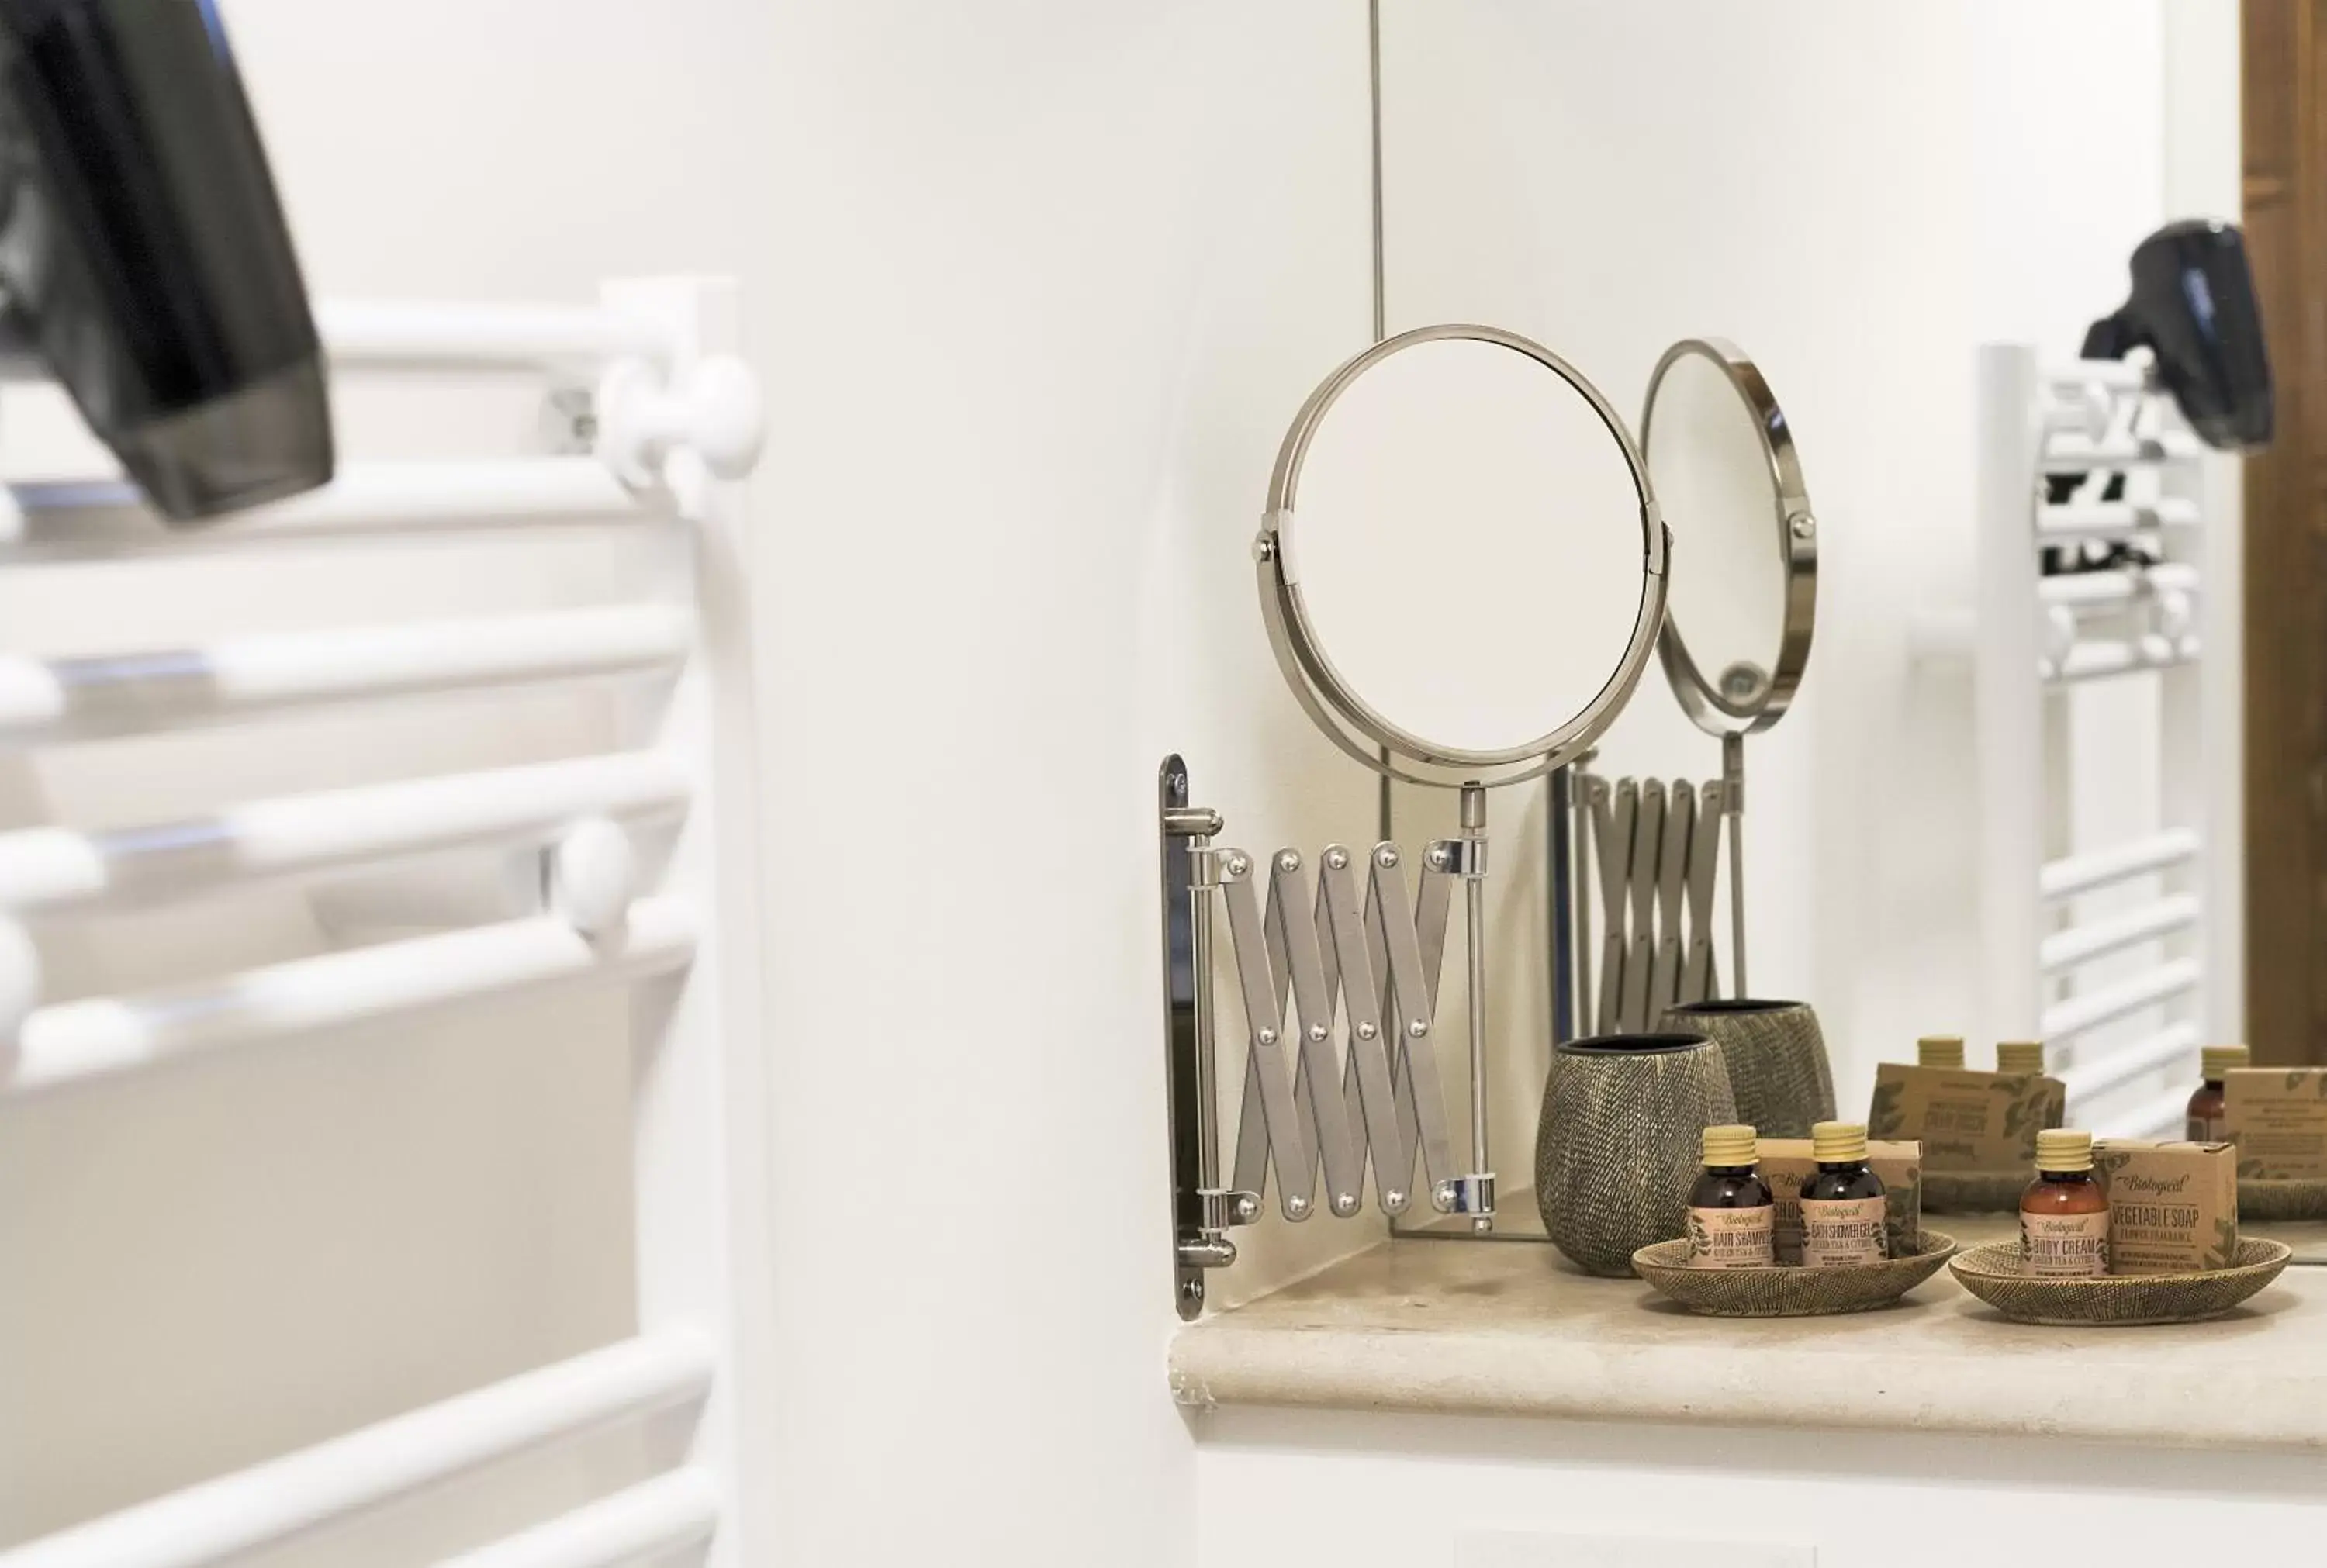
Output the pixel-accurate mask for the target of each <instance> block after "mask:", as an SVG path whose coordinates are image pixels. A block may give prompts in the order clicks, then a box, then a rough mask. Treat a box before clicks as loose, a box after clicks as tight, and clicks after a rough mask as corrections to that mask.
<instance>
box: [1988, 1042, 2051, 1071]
mask: <svg viewBox="0 0 2327 1568" xmlns="http://www.w3.org/2000/svg"><path fill="white" fill-rule="evenodd" d="M1995 1070H1996V1071H1998V1072H2042V1071H2043V1070H2044V1042H2043V1041H2041V1040H2007V1041H2002V1042H2000V1043H1999V1044H1998V1045H1997V1046H1996V1048H1995Z"/></svg>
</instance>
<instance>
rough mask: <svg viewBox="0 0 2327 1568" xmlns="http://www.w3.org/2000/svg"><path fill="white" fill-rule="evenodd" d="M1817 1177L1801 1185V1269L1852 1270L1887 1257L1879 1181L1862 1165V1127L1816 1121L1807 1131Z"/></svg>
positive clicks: (1863, 1159) (1847, 1123) (1857, 1124)
mask: <svg viewBox="0 0 2327 1568" xmlns="http://www.w3.org/2000/svg"><path fill="white" fill-rule="evenodd" d="M1810 1157H1811V1158H1812V1159H1814V1160H1816V1161H1817V1162H1818V1174H1817V1175H1815V1176H1813V1177H1811V1178H1810V1179H1809V1180H1808V1181H1806V1182H1804V1183H1802V1264H1803V1265H1804V1266H1805V1267H1808V1268H1855V1267H1859V1266H1862V1265H1866V1264H1871V1263H1881V1262H1882V1261H1883V1258H1884V1257H1886V1256H1888V1255H1889V1249H1888V1246H1887V1240H1886V1236H1885V1231H1884V1226H1883V1219H1884V1212H1885V1210H1886V1209H1888V1207H1889V1204H1888V1202H1887V1200H1886V1199H1884V1197H1883V1179H1882V1178H1881V1177H1879V1176H1877V1175H1875V1174H1874V1171H1872V1170H1870V1169H1868V1167H1867V1164H1866V1128H1865V1126H1864V1124H1862V1123H1858V1122H1819V1123H1818V1124H1817V1125H1814V1126H1812V1127H1811V1128H1810Z"/></svg>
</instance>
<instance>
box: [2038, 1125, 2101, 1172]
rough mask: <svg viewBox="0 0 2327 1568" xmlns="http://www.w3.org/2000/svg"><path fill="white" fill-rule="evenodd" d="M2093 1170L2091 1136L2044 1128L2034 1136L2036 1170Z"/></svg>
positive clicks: (2061, 1128)
mask: <svg viewBox="0 0 2327 1568" xmlns="http://www.w3.org/2000/svg"><path fill="white" fill-rule="evenodd" d="M2092 1168H2093V1135H2092V1134H2090V1133H2079V1132H2074V1131H2071V1130H2070V1128H2067V1127H2046V1128H2044V1129H2043V1130H2042V1131H2041V1132H2039V1133H2038V1134H2036V1169H2038V1170H2039V1171H2089V1170H2091V1169H2092Z"/></svg>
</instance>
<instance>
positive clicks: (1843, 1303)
mask: <svg viewBox="0 0 2327 1568" xmlns="http://www.w3.org/2000/svg"><path fill="white" fill-rule="evenodd" d="M1955 1249H1956V1240H1955V1237H1951V1236H1943V1235H1941V1234H1940V1233H1939V1232H1938V1231H1936V1230H1927V1231H1925V1232H1923V1237H1922V1246H1921V1249H1920V1251H1918V1252H1917V1253H1915V1255H1913V1256H1911V1257H1894V1258H1890V1259H1887V1260H1885V1261H1884V1262H1882V1263H1875V1264H1867V1265H1863V1266H1861V1267H1858V1268H1691V1267H1689V1266H1688V1241H1687V1238H1686V1237H1683V1238H1680V1239H1678V1240H1674V1241H1659V1242H1657V1243H1655V1244H1653V1245H1651V1246H1644V1247H1642V1248H1640V1251H1638V1252H1636V1253H1634V1254H1633V1255H1632V1267H1633V1269H1634V1270H1635V1271H1636V1272H1638V1273H1639V1274H1640V1277H1641V1278H1642V1279H1644V1280H1646V1281H1648V1282H1649V1283H1650V1284H1652V1285H1654V1286H1656V1287H1657V1289H1659V1291H1662V1292H1663V1293H1665V1294H1666V1295H1668V1296H1670V1297H1671V1298H1672V1299H1673V1300H1674V1301H1677V1302H1679V1303H1680V1304H1681V1305H1682V1306H1684V1307H1687V1309H1688V1310H1689V1311H1692V1312H1703V1313H1705V1314H1706V1316H1708V1317H1715V1318H1823V1317H1828V1316H1831V1315H1833V1314H1834V1313H1836V1312H1865V1311H1873V1310H1874V1309H1875V1308H1876V1307H1887V1306H1889V1305H1890V1304H1891V1303H1892V1302H1895V1301H1897V1300H1898V1299H1899V1298H1900V1297H1901V1296H1903V1295H1905V1294H1906V1293H1908V1292H1909V1291H1911V1290H1913V1289H1914V1288H1915V1287H1916V1286H1917V1285H1919V1284H1921V1283H1923V1282H1924V1281H1925V1280H1927V1279H1930V1277H1931V1276H1932V1275H1933V1274H1937V1273H1939V1265H1941V1264H1943V1263H1945V1262H1947V1261H1948V1257H1949V1255H1950V1254H1951V1253H1953V1252H1954V1251H1955Z"/></svg>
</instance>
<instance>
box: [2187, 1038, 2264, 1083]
mask: <svg viewBox="0 0 2327 1568" xmlns="http://www.w3.org/2000/svg"><path fill="white" fill-rule="evenodd" d="M2253 1065H2254V1052H2253V1051H2251V1050H2248V1049H2247V1048H2246V1047H2245V1046H2243V1045H2210V1046H2208V1047H2206V1049H2205V1050H2201V1051H2200V1052H2199V1053H2198V1070H2199V1072H2200V1074H2201V1075H2202V1076H2203V1077H2204V1078H2205V1080H2206V1081H2207V1082H2208V1083H2218V1082H2220V1079H2221V1077H2222V1075H2223V1074H2224V1073H2226V1072H2229V1070H2230V1069H2233V1068H2241V1067H2252V1066H2253Z"/></svg>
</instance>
